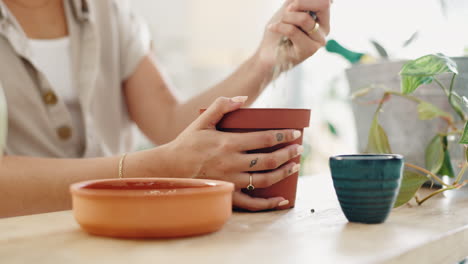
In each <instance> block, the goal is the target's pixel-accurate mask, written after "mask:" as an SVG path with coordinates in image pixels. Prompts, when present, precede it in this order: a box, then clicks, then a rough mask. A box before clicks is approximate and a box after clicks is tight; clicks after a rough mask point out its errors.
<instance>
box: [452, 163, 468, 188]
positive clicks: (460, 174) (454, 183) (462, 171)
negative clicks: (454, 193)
mask: <svg viewBox="0 0 468 264" xmlns="http://www.w3.org/2000/svg"><path fill="white" fill-rule="evenodd" d="M467 168H468V163H467V162H465V163H464V164H463V167H462V169H461V170H460V172H459V173H458V175H457V178H456V179H455V181H454V182H453V185H457V184H458V182H460V180H461V178H462V177H463V174H465V171H466V169H467Z"/></svg>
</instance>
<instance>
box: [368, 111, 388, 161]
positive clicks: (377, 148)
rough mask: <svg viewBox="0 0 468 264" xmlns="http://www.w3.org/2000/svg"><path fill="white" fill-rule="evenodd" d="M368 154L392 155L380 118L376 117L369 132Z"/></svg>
mask: <svg viewBox="0 0 468 264" xmlns="http://www.w3.org/2000/svg"><path fill="white" fill-rule="evenodd" d="M366 152H367V153H392V150H391V148H390V144H389V143H388V137H387V134H386V133H385V130H384V129H383V128H382V126H380V124H379V120H378V116H375V117H374V120H373V121H372V125H371V128H370V131H369V139H368V142H367V150H366Z"/></svg>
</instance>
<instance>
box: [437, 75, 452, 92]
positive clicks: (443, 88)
mask: <svg viewBox="0 0 468 264" xmlns="http://www.w3.org/2000/svg"><path fill="white" fill-rule="evenodd" d="M434 81H435V82H436V83H437V84H438V85H439V86H440V88H442V90H443V91H444V93H445V95H446V96H447V97H449V96H450V95H449V92H448V91H447V88H445V85H443V84H442V83H441V82H440V81H439V80H437V78H435V77H434Z"/></svg>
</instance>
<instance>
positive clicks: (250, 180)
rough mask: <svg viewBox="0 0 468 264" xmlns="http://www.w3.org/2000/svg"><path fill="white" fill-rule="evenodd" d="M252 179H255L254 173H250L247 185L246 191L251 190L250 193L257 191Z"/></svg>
mask: <svg viewBox="0 0 468 264" xmlns="http://www.w3.org/2000/svg"><path fill="white" fill-rule="evenodd" d="M252 178H253V175H252V173H249V185H247V187H246V189H247V190H249V191H253V190H255V186H253V184H252Z"/></svg>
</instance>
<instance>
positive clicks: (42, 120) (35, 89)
mask: <svg viewBox="0 0 468 264" xmlns="http://www.w3.org/2000/svg"><path fill="white" fill-rule="evenodd" d="M65 3H66V15H67V23H68V28H69V34H70V40H71V46H72V47H71V48H72V53H71V54H72V71H73V74H74V76H73V84H74V86H75V88H76V89H77V92H78V96H79V101H80V104H81V109H82V114H83V120H84V126H85V133H86V135H85V138H86V140H85V144H84V146H81V145H80V144H78V143H77V142H78V140H77V135H75V134H74V131H72V129H71V118H70V114H69V112H68V109H67V108H66V106H65V104H64V102H63V101H62V100H61V99H60V98H58V97H57V95H56V94H55V92H54V87H51V85H50V83H49V82H48V81H47V79H46V78H45V76H44V75H43V74H42V73H41V72H40V71H38V70H37V68H36V67H35V65H34V64H33V63H32V62H31V60H30V58H31V54H30V52H31V51H30V49H29V47H28V41H27V37H26V35H25V34H24V32H23V31H22V29H21V27H20V26H19V24H18V22H17V21H16V19H15V18H14V17H13V16H12V14H11V13H10V12H9V11H8V9H7V8H6V6H5V5H4V4H3V2H2V1H0V83H1V86H2V87H3V91H4V93H5V96H6V100H7V103H8V137H7V143H6V149H5V153H6V154H7V155H26V156H42V157H57V158H74V157H97V156H106V155H114V154H118V153H123V152H127V151H130V150H131V149H132V147H133V142H132V141H133V140H132V137H133V136H132V122H131V121H130V119H129V116H128V112H127V108H126V105H125V102H124V98H123V92H122V81H123V80H125V79H126V78H128V77H129V76H131V74H132V73H133V72H134V70H135V69H136V67H137V65H138V64H139V62H140V61H141V59H142V58H143V57H144V56H145V55H147V54H148V52H149V49H150V37H149V32H148V30H147V28H146V27H145V26H144V24H143V23H141V21H139V20H138V19H137V18H136V17H134V16H133V15H132V14H131V12H130V11H129V10H128V9H126V8H124V7H123V5H122V4H121V3H119V2H118V1H117V0H94V1H91V0H67V1H65ZM1 86H0V87H1Z"/></svg>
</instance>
